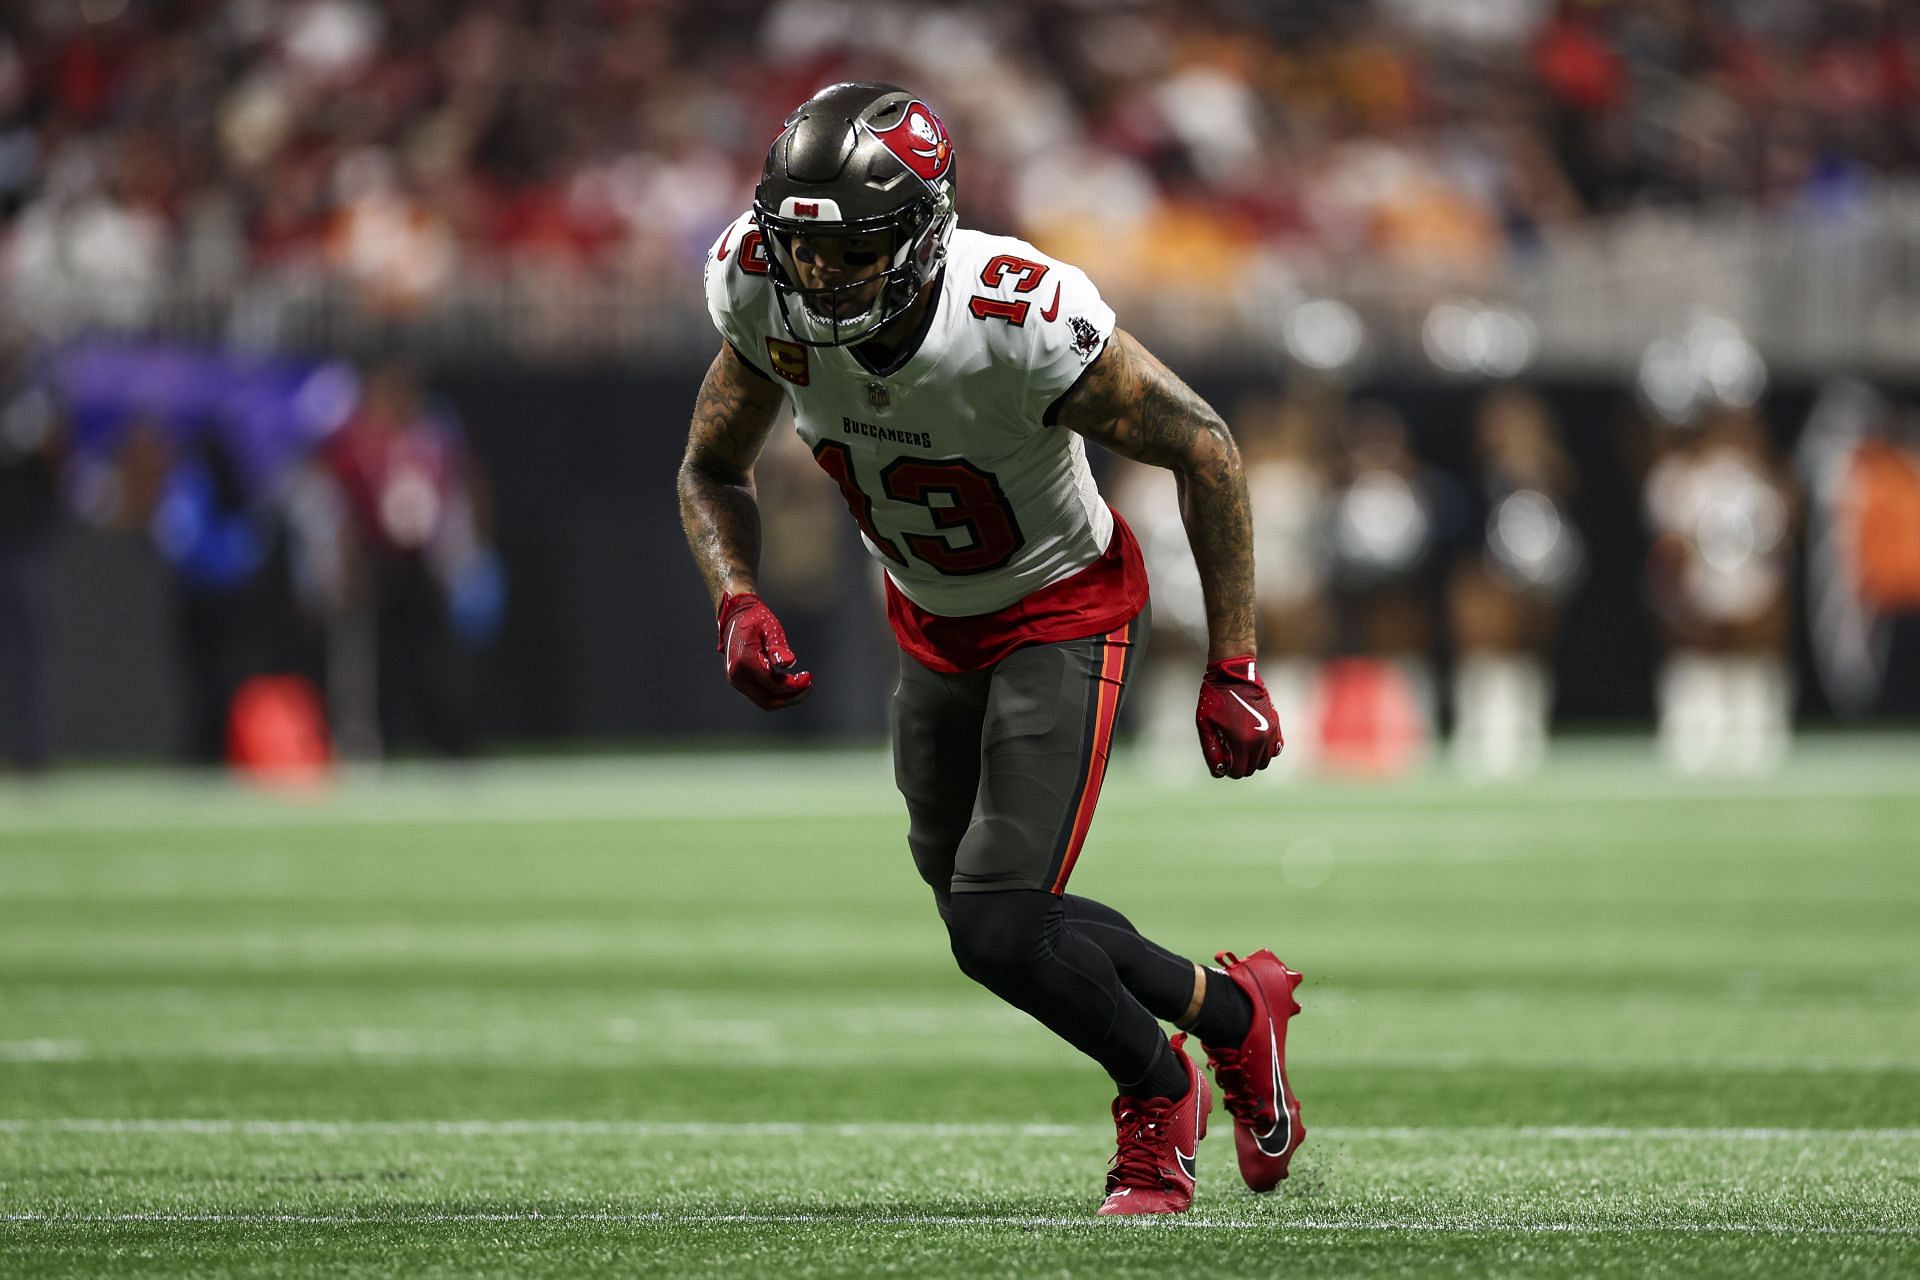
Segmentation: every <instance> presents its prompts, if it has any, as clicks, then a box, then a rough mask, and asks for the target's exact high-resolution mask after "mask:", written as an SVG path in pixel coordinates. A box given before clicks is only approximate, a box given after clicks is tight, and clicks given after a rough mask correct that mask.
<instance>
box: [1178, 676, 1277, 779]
mask: <svg viewBox="0 0 1920 1280" xmlns="http://www.w3.org/2000/svg"><path fill="white" fill-rule="evenodd" d="M1194 719H1195V721H1196V722H1198V724H1199V726H1200V752H1201V754H1202V755H1204V756H1206V758H1207V768H1208V769H1210V770H1212V771H1213V776H1214V777H1216V778H1245V777H1248V776H1249V775H1251V774H1252V773H1253V771H1254V770H1255V769H1264V768H1266V767H1267V762H1268V761H1270V760H1272V759H1273V758H1274V757H1275V756H1277V755H1279V754H1280V748H1281V747H1282V746H1284V745H1285V744H1284V743H1283V742H1282V741H1281V738H1280V717H1279V716H1277V715H1275V714H1274V710H1273V699H1271V698H1269V697H1268V696H1267V686H1266V685H1264V684H1261V683H1260V672H1259V671H1258V670H1257V669H1256V668H1255V667H1254V664H1253V658H1252V656H1251V655H1249V656H1247V657H1242V658H1223V659H1221V660H1220V661H1219V662H1209V663H1208V664H1207V673H1206V675H1204V676H1202V677H1201V678H1200V709H1199V710H1198V711H1197V712H1196V713H1195V715H1194Z"/></svg>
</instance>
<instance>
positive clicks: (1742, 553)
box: [1645, 408, 1794, 774]
mask: <svg viewBox="0 0 1920 1280" xmlns="http://www.w3.org/2000/svg"><path fill="white" fill-rule="evenodd" d="M1676 430H1678V431H1681V432H1684V433H1685V434H1684V435H1683V436H1682V438H1681V439H1680V440H1678V441H1677V442H1675V443H1673V444H1672V445H1671V446H1670V448H1669V449H1668V451H1667V453H1666V454H1665V456H1663V457H1662V458H1661V459H1660V460H1659V461H1658V462H1656V463H1655V464H1654V466H1653V469H1652V470H1651V471H1650V472H1649V473H1648V475H1647V481H1646V491H1645V501H1646V513H1647V522H1648V525H1649V527H1650V529H1651V530H1652V532H1653V535H1654V542H1653V550H1652V553H1651V555H1650V556H1649V560H1648V566H1647V589H1648V596H1649V599H1650V600H1651V602H1652V605H1653V609H1654V612H1655V614H1656V616H1657V618H1658V620H1659V622H1660V624H1661V630H1662V632H1663V634H1664V638H1665V643H1666V656H1665V658H1664V660H1663V662H1662V665H1661V668H1660V674H1659V687H1658V690H1657V694H1658V696H1657V703H1658V708H1659V716H1660V730H1659V732H1660V744H1661V751H1662V754H1663V755H1664V757H1665V759H1666V761H1667V763H1668V765H1669V766H1670V767H1671V768H1673V769H1674V770H1676V771H1677V772H1680V773H1683V774H1699V773H1710V772H1732V773H1767V772H1771V771H1772V770H1774V769H1775V768H1777V767H1778V766H1779V765H1780V764H1781V763H1782V762H1783V760H1784V759H1785V757H1786V752H1787V745H1788V736H1789V731H1790V728H1791V716H1792V707H1793V682H1792V678H1791V671H1790V668H1789V666H1788V656H1789V655H1788V644H1789V642H1790V640H1791V621H1792V612H1791V607H1790V606H1791V588H1792V562H1793V561H1792V552H1793V536H1792V535H1793V506H1794V490H1793V487H1792V482H1791V480H1790V479H1789V478H1788V476H1787V475H1786V473H1785V472H1784V471H1783V469H1782V467H1781V465H1780V463H1779V461H1778V459H1777V458H1776V457H1775V454H1774V450H1773V446H1772V443H1771V442H1770V441H1769V440H1768V439H1767V435H1766V431H1765V429H1764V427H1763V426H1762V425H1761V423H1760V421H1759V419H1758V418H1757V417H1756V415H1755V414H1754V413H1753V411H1752V410H1749V409H1737V408H1722V409H1717V410H1715V411H1713V412H1712V414H1711V415H1710V416H1709V417H1708V418H1707V420H1706V422H1705V423H1704V424H1703V425H1702V426H1700V427H1697V428H1686V427H1683V428H1677V429H1676Z"/></svg>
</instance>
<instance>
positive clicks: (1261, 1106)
mask: <svg viewBox="0 0 1920 1280" xmlns="http://www.w3.org/2000/svg"><path fill="white" fill-rule="evenodd" d="M1214 960H1215V961H1216V962H1217V963H1219V964H1221V965H1223V966H1224V967H1225V968H1226V971H1227V976H1228V977H1229V978H1232V979H1233V981H1234V985H1235V986H1237V987H1239V988H1240V989H1241V990H1242V991H1244V992H1246V993H1247V999H1248V1000H1250V1001H1252V1003H1253V1026H1252V1027H1250V1028H1249V1029H1248V1030H1247V1038H1246V1039H1245V1040H1243V1041H1241V1042H1240V1045H1239V1046H1238V1047H1237V1048H1232V1049H1224V1048H1219V1047H1216V1046H1214V1045H1207V1046H1206V1050H1207V1065H1208V1066H1210V1067H1212V1068H1213V1078H1214V1079H1215V1080H1218V1081H1219V1082H1220V1092H1221V1093H1222V1094H1223V1095H1225V1097H1226V1101H1227V1110H1228V1111H1229V1112H1230V1113H1232V1115H1233V1149H1234V1150H1235V1151H1236V1152H1237V1153H1238V1154H1239V1156H1240V1176H1241V1177H1243V1178H1245V1179H1246V1180H1247V1185H1248V1186H1250V1187H1252V1188H1253V1189H1254V1190H1255V1191H1271V1190H1273V1189H1274V1187H1275V1186H1277V1185H1278V1184H1279V1182H1280V1179H1282V1178H1284V1177H1286V1176H1287V1164H1288V1162H1289V1161H1291V1160H1292V1159H1293V1153H1294V1152H1295V1151H1298V1150H1299V1149H1300V1144H1301V1143H1302V1142H1305V1141H1306V1138H1307V1130H1306V1126H1305V1125H1303V1124H1301V1123H1300V1099H1298V1098H1296V1097H1294V1096H1293V1089H1292V1088H1291V1087H1290V1086H1289V1085H1288V1084H1287V1019H1288V1018H1291V1017H1292V1016H1293V1015H1294V1014H1296V1013H1298V1012H1300V1002H1299V1001H1297V1000H1295V999H1294V998H1293V989H1294V988H1295V987H1297V986H1299V985H1300V975H1299V974H1297V973H1295V972H1294V971H1293V970H1291V969H1289V968H1287V966H1285V965H1284V964H1281V963H1280V961H1279V960H1278V959H1276V958H1275V957H1274V954H1273V952H1271V951H1267V950H1264V949H1263V950H1260V951H1256V952H1254V953H1253V954H1252V955H1250V956H1248V957H1247V958H1246V959H1245V960H1241V959H1238V958H1236V957H1235V956H1234V954H1233V953H1232V952H1231V951H1222V952H1221V953H1220V954H1218V955H1216V956H1215V957H1214Z"/></svg>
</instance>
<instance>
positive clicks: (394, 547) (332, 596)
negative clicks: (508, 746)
mask: <svg viewBox="0 0 1920 1280" xmlns="http://www.w3.org/2000/svg"><path fill="white" fill-rule="evenodd" d="M317 462H318V473H317V478H318V479H319V480H320V481H321V482H322V483H321V485H320V488H319V492H317V493H316V491H315V488H314V486H313V483H312V482H313V480H314V479H315V477H312V476H310V477H308V481H307V483H306V487H305V491H304V492H303V493H302V495H301V497H300V498H299V500H298V502H297V506H298V509H299V512H300V517H299V518H300V520H301V523H302V526H303V535H302V542H303V552H302V556H301V559H302V561H303V564H302V567H301V570H300V577H301V579H302V580H303V581H304V582H305V583H306V584H308V585H307V590H308V592H309V594H310V595H311V596H313V597H314V598H317V599H319V600H321V601H323V602H324V604H325V606H326V607H327V608H329V609H331V610H332V611H333V612H334V614H335V625H334V627H333V632H334V635H333V639H332V640H331V641H330V642H329V647H330V648H331V649H333V650H334V651H335V653H334V654H333V655H332V656H331V657H330V659H329V664H330V667H331V668H332V670H331V672H330V678H329V683H330V685H332V686H333V692H334V694H335V696H336V699H340V698H341V697H342V696H343V695H344V700H345V703H346V705H345V706H343V707H341V709H340V710H338V711H337V712H336V719H337V720H338V721H339V722H340V723H339V726H338V727H339V734H340V738H341V740H342V744H343V746H344V747H346V749H347V750H348V751H350V752H355V753H367V754H373V753H377V752H379V751H381V750H384V749H386V748H388V747H390V746H391V745H392V744H393V743H395V742H396V741H400V740H403V739H406V738H408V737H411V736H413V735H415V734H417V735H418V736H420V737H423V738H424V739H425V740H426V742H427V743H428V745H429V746H431V747H433V748H434V749H435V750H437V751H439V752H441V753H443V754H445V755H449V756H465V755H469V754H471V753H472V752H473V750H474V747H475V742H476V729H475V726H474V724H473V716H472V709H471V701H472V697H473V692H474V688H473V685H474V678H475V677H474V672H473V671H472V669H471V656H470V654H471V650H473V649H476V648H478V647H480V646H482V645H484V644H485V643H487V642H488V641H489V640H491V639H492V638H493V636H494V635H495V634H496V632H497V631H498V629H499V626H500V621H501V611H502V608H503V607H504V597H505V582H504V579H503V578H502V576H501V573H500V567H499V561H498V559H497V558H496V556H495V555H494V553H493V550H492V548H491V547H490V546H489V545H488V543H487V541H486V538H485V520H486V484H485V477H484V475H483V474H482V473H481V471H480V469H479V466H478V464H477V463H476V462H475V461H474V459H473V457H472V456H471V454H470V453H469V451H468V449H467V444H466V440H465V437H464V435H463V434H462V432H461V430H460V424H459V422H458V420H457V419H455V418H454V417H453V415H452V411H451V410H450V409H448V408H446V407H445V406H442V405H439V404H435V403H430V402H429V401H428V400H427V398H426V396H425V394H424V392H423V390H422V388H421V386H420V381H419V375H418V373H417V372H416V371H415V370H414V368H413V366H412V365H410V364H408V363H406V362H404V361H399V360H396V361H392V362H389V363H388V364H386V365H383V366H381V367H380V368H377V369H375V370H374V371H373V372H372V373H370V374H369V375H368V378H367V382H366V386H365V390H364V393H363V396H362V399H361V402H360V404H359V407H358V408H357V409H355V411H354V412H353V413H352V414H351V415H350V416H349V417H348V419H347V421H346V422H345V423H344V424H343V425H342V426H341V427H340V428H339V430H338V431H336V432H335V433H334V434H333V435H332V436H331V437H330V438H328V440H327V441H326V442H325V444H324V445H322V447H321V450H320V454H319V457H318V459H317ZM369 692H371V693H372V695H373V696H372V698H371V699H369V698H368V696H367V695H368V693H369ZM369 701H371V702H372V703H373V704H374V705H373V707H372V708H369V707H368V706H366V705H365V704H366V703H367V702H369ZM336 705H338V702H337V704H336ZM370 721H371V722H372V723H369V722H370Z"/></svg>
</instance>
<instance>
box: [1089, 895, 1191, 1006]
mask: <svg viewBox="0 0 1920 1280" xmlns="http://www.w3.org/2000/svg"><path fill="white" fill-rule="evenodd" d="M1061 904H1062V905H1063V906H1064V908H1065V910H1066V925H1067V928H1068V929H1069V930H1070V931H1071V932H1073V933H1077V934H1079V935H1080V936H1082V937H1084V938H1086V939H1087V940H1088V941H1089V942H1091V943H1093V944H1094V945H1095V946H1097V947H1099V948H1100V949H1101V950H1102V951H1104V952H1106V953H1107V958H1108V959H1109V960H1111V961H1113V967H1114V971H1115V972H1117V973H1118V974H1119V975H1120V984H1121V985H1122V986H1124V987H1125V988H1126V989H1127V990H1128V991H1129V992H1131V993H1132V995H1133V998H1134V999H1135V1000H1138V1001H1139V1002H1140V1003H1141V1004H1142V1005H1145V1006H1146V1009H1147V1012H1149V1013H1151V1014H1152V1015H1153V1016H1154V1017H1156V1018H1158V1019H1160V1020H1161V1021H1162V1022H1172V1021H1174V1020H1175V1019H1177V1018H1179V1016H1180V1015H1181V1014H1183V1013H1185V1012H1186V1011H1187V1006H1188V1005H1189V1004H1191V1003H1193V961H1191V960H1189V959H1187V958H1186V957H1185V956H1179V955H1175V954H1174V953H1173V952H1171V951H1169V950H1167V949H1166V948H1165V947H1163V946H1161V945H1160V944H1159V943H1157V942H1154V941H1153V940H1152V939H1150V938H1147V937H1145V936H1143V935H1142V934H1141V932H1140V931H1139V930H1138V929H1136V928H1134V927H1133V921H1131V920H1129V919H1127V918H1126V917H1125V916H1123V915H1121V914H1120V913H1119V912H1118V911H1115V910H1114V909H1113V908H1112V907H1109V906H1107V905H1106V904H1105V903H1103V902H1095V901H1094V900H1093V899H1092V898H1082V897H1079V896H1078V895H1076V894H1071V893H1069V894H1067V895H1065V896H1064V897H1063V898H1062V899H1061Z"/></svg>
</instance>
